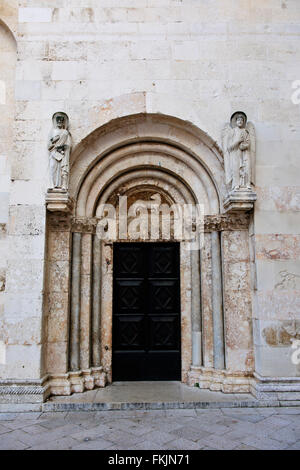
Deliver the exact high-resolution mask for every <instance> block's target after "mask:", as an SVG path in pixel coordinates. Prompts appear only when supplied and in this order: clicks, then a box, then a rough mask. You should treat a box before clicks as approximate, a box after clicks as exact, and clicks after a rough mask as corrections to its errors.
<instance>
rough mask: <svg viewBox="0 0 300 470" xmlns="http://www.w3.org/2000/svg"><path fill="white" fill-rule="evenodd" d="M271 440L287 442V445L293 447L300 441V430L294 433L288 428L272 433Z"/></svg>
mask: <svg viewBox="0 0 300 470" xmlns="http://www.w3.org/2000/svg"><path fill="white" fill-rule="evenodd" d="M270 438H271V439H275V440H276V441H279V442H286V443H287V444H290V445H291V444H294V443H295V442H297V441H299V440H300V430H299V431H294V430H293V429H291V428H290V427H289V426H287V427H285V428H283V429H279V430H277V431H275V432H271V434H270Z"/></svg>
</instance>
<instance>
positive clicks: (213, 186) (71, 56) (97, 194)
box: [0, 0, 300, 403]
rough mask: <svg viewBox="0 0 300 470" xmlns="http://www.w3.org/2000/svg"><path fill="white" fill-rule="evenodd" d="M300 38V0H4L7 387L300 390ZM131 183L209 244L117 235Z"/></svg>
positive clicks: (2, 235) (40, 390) (12, 391)
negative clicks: (154, 383)
mask: <svg viewBox="0 0 300 470" xmlns="http://www.w3.org/2000/svg"><path fill="white" fill-rule="evenodd" d="M299 40H300V5H299V2H298V0H265V1H256V0H239V1H238V2H234V1H232V0H213V1H209V2H208V1H206V0H197V1H196V0H159V1H158V0H124V1H122V0H101V1H97V0H26V1H25V0H19V1H17V0H13V1H11V0H10V1H8V0H1V1H0V109H1V113H0V182H1V184H0V403H33V402H42V401H45V400H46V399H47V398H48V397H49V396H50V395H70V394H72V393H74V392H84V391H85V390H91V389H93V388H95V387H104V386H106V385H108V384H109V383H111V382H112V381H113V380H147V379H148V380H154V379H158V378H159V379H160V380H175V379H176V380H181V381H182V382H184V383H186V384H189V385H191V386H193V385H195V384H197V385H199V387H200V388H204V389H209V390H219V391H222V392H224V393H235V392H236V393H252V394H253V395H254V396H255V397H257V398H259V399H264V400H266V399H272V400H273V399H276V400H283V401H284V400H298V399H300V352H299V350H300V315H299V314H300V295H299V293H300V261H299V260H300V234H299V232H300V231H299V228H300V180H299V171H300V159H299V143H300V108H299V106H300V104H299V103H300V93H298V91H299V88H300V70H299V67H298V66H297V64H298V63H299V61H300V48H299ZM125 199H126V204H127V206H126V208H127V209H129V210H130V209H132V208H135V210H136V211H137V212H139V211H141V210H140V209H139V207H140V206H141V205H143V204H144V205H145V206H146V207H147V208H151V207H152V206H153V204H154V203H155V201H156V202H157V201H159V203H163V204H164V207H167V208H171V207H173V205H174V204H175V205H177V206H180V207H182V206H184V205H187V206H188V205H189V206H193V207H196V206H197V205H198V206H199V207H201V208H202V209H203V220H202V222H203V223H202V229H203V230H202V232H201V243H200V242H199V246H198V248H197V249H192V250H191V249H189V246H190V242H189V240H188V239H187V237H186V236H185V235H184V236H182V237H179V236H177V235H176V233H175V228H176V226H177V219H176V215H175V214H173V215H172V217H173V218H172V220H171V221H172V223H173V225H172V226H173V232H172V233H171V235H170V237H169V238H168V237H166V235H165V234H164V233H162V231H161V230H160V229H158V231H157V233H156V236H155V237H154V239H151V240H149V239H147V237H145V236H144V235H141V234H140V235H139V236H137V237H134V236H133V235H132V234H131V233H129V232H128V230H127V229H128V225H126V228H125V232H126V233H125V234H124V233H123V234H122V231H121V230H120V225H121V222H120V220H121V219H120V217H119V219H118V221H117V222H116V228H117V230H116V236H115V237H114V238H113V239H112V237H109V236H107V237H106V238H105V239H103V238H101V237H100V236H99V231H98V229H99V220H100V219H101V214H102V213H101V211H102V208H103V207H104V206H105V205H106V206H105V207H110V208H112V210H113V211H115V212H114V213H115V214H117V215H118V216H120V213H121V203H122V201H124V200H125ZM141 201H142V202H141ZM153 201H154V202H153ZM108 205H109V206H108ZM127 209H126V210H127ZM147 210H148V209H147ZM154 212H155V211H154ZM151 214H152V212H151ZM147 220H148V212H147ZM151 220H152V219H151ZM193 220H194V219H193ZM106 222H107V223H110V222H111V220H110V218H109V217H108V218H107V220H106ZM127 222H128V221H127ZM127 222H126V223H127ZM194 222H195V221H194ZM194 222H193V223H194ZM194 225H195V224H194ZM106 228H107V227H106ZM197 240H198V239H197ZM198 241H199V240H198ZM197 243H198V242H197Z"/></svg>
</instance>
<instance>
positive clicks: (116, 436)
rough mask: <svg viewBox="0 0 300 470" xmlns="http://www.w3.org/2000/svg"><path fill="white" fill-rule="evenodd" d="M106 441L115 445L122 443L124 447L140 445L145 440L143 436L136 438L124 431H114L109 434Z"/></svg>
mask: <svg viewBox="0 0 300 470" xmlns="http://www.w3.org/2000/svg"><path fill="white" fill-rule="evenodd" d="M106 439H108V440H109V441H111V442H112V443H113V444H116V443H120V444H122V445H129V446H130V445H133V444H138V443H140V442H141V441H142V440H143V439H144V438H143V437H142V436H134V435H133V434H129V433H127V432H125V431H122V430H117V429H115V430H112V431H111V432H110V433H109V434H107V436H106Z"/></svg>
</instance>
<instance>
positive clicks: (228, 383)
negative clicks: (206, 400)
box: [188, 366, 252, 393]
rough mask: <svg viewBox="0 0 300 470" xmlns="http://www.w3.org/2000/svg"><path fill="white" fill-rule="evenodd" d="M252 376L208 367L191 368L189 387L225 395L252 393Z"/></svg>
mask: <svg viewBox="0 0 300 470" xmlns="http://www.w3.org/2000/svg"><path fill="white" fill-rule="evenodd" d="M251 380H252V374H249V373H247V372H234V371H228V370H217V369H213V368H206V367H193V366H192V367H191V370H190V372H189V377H188V385H192V386H195V384H199V388H202V389H207V390H211V391H215V392H223V393H250V388H251Z"/></svg>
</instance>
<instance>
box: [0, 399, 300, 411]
mask: <svg viewBox="0 0 300 470" xmlns="http://www.w3.org/2000/svg"><path fill="white" fill-rule="evenodd" d="M297 406H298V407H300V401H278V400H251V401H228V402H205V401H201V402H137V403H130V402H129V403H125V402H123V403H122V402H115V403H113V402H112V403H55V402H54V403H52V402H47V403H43V404H37V403H32V404H31V403H24V404H19V403H18V404H0V413H10V412H11V413H18V412H19V413H24V412H25V413H26V412H34V411H36V412H63V411H64V412H67V411H125V410H179V409H182V410H183V409H220V408H279V407H297Z"/></svg>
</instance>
